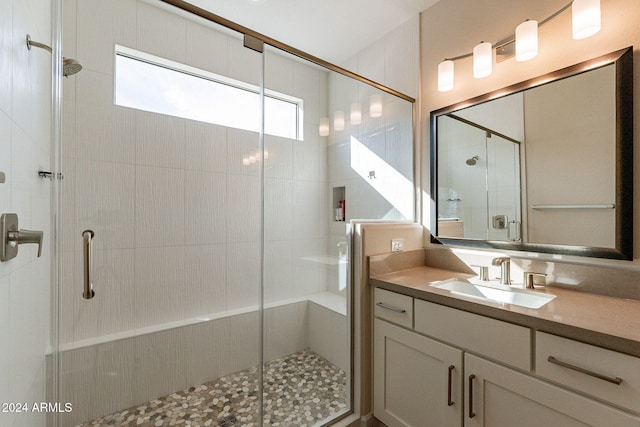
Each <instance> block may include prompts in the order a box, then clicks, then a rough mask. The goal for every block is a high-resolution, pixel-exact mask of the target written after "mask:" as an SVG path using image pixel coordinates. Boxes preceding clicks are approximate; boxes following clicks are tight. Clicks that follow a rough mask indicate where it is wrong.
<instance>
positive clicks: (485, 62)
mask: <svg viewBox="0 0 640 427" xmlns="http://www.w3.org/2000/svg"><path fill="white" fill-rule="evenodd" d="M492 71H493V46H491V43H489V42H480V43H479V44H477V45H476V47H474V48H473V77H475V78H476V79H481V78H483V77H487V76H490V75H491V72H492Z"/></svg>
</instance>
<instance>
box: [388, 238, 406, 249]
mask: <svg viewBox="0 0 640 427" xmlns="http://www.w3.org/2000/svg"><path fill="white" fill-rule="evenodd" d="M403 250H404V239H391V252H400V251H403Z"/></svg>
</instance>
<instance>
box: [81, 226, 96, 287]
mask: <svg viewBox="0 0 640 427" xmlns="http://www.w3.org/2000/svg"><path fill="white" fill-rule="evenodd" d="M94 236H95V233H94V232H93V230H84V231H83V232H82V247H83V250H84V290H83V292H82V298H84V299H91V298H93V297H94V296H95V295H96V293H95V292H94V291H93V282H92V281H91V273H92V271H93V237H94Z"/></svg>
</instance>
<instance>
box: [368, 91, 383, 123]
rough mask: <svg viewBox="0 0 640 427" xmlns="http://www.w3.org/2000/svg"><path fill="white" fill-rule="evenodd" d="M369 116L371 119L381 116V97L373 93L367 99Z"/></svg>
mask: <svg viewBox="0 0 640 427" xmlns="http://www.w3.org/2000/svg"><path fill="white" fill-rule="evenodd" d="M369 115H370V116H371V117H381V116H382V95H380V94H379V93H374V94H373V95H371V98H370V99H369Z"/></svg>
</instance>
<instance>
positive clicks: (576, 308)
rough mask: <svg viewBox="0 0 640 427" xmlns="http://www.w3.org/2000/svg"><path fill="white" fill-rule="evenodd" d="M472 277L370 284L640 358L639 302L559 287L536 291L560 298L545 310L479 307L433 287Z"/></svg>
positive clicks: (399, 275) (412, 272) (424, 270)
mask: <svg viewBox="0 0 640 427" xmlns="http://www.w3.org/2000/svg"><path fill="white" fill-rule="evenodd" d="M470 277H473V276H472V275H470V274H465V273H459V272H455V271H449V270H443V269H439V268H433V267H427V266H422V267H414V268H408V269H404V270H399V271H395V272H389V273H384V274H375V273H372V274H371V276H370V277H369V284H370V285H373V286H376V287H380V288H383V289H386V290H389V291H392V292H398V293H401V294H405V295H409V296H412V297H415V298H419V299H422V300H426V301H430V302H433V303H437V304H442V305H445V306H449V307H452V308H456V309H460V310H464V311H468V312H471V313H475V314H480V315H483V316H488V317H492V318H494V319H498V320H503V321H506V322H510V323H514V324H517V325H521V326H525V327H529V328H532V329H534V330H538V331H541V332H548V333H551V334H555V335H559V336H563V337H566V338H570V339H574V340H578V341H582V342H585V343H589V344H593V345H597V346H600V347H605V348H609V349H611V350H616V351H619V352H622V353H626V354H630V355H633V356H636V357H640V301H634V300H626V299H621V298H613V297H607V296H601V295H595V294H590V293H586V292H578V291H572V290H567V289H564V288H558V287H552V286H549V287H542V288H538V287H536V291H537V292H544V293H551V294H553V295H556V298H554V299H553V300H552V301H550V302H549V303H547V304H546V305H544V306H543V307H541V308H538V309H531V308H525V307H520V306H516V305H511V304H503V303H497V302H496V303H494V302H490V301H487V302H485V301H478V300H477V299H473V298H470V297H465V296H454V295H452V294H451V293H450V292H449V291H446V290H443V289H438V288H435V287H432V286H430V284H432V283H434V282H438V281H441V280H446V279H451V278H458V279H467V278H470Z"/></svg>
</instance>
